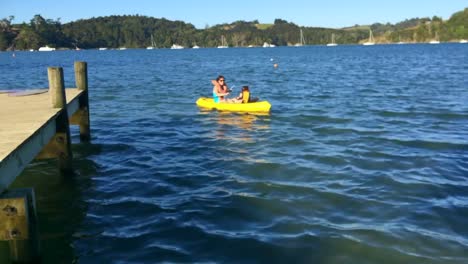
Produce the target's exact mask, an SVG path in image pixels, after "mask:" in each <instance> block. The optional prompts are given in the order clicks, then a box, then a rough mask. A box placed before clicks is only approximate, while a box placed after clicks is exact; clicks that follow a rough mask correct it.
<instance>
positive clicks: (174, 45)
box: [171, 44, 184, 49]
mask: <svg viewBox="0 0 468 264" xmlns="http://www.w3.org/2000/svg"><path fill="white" fill-rule="evenodd" d="M183 48H184V46H181V45H178V44H172V46H171V49H183Z"/></svg>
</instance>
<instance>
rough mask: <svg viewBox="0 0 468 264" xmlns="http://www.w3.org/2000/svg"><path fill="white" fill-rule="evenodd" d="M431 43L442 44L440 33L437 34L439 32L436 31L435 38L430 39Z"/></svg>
mask: <svg viewBox="0 0 468 264" xmlns="http://www.w3.org/2000/svg"><path fill="white" fill-rule="evenodd" d="M429 44H440V41H439V34H437V32H436V33H435V39H433V40H431V41H429Z"/></svg>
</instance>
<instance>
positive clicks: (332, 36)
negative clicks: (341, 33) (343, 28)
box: [327, 33, 338, 47]
mask: <svg viewBox="0 0 468 264" xmlns="http://www.w3.org/2000/svg"><path fill="white" fill-rule="evenodd" d="M337 45H338V44H336V43H335V34H334V33H332V35H331V43H328V44H327V47H335V46H337Z"/></svg>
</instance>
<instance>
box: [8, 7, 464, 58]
mask: <svg viewBox="0 0 468 264" xmlns="http://www.w3.org/2000/svg"><path fill="white" fill-rule="evenodd" d="M13 21H14V16H10V17H8V18H3V19H1V20H0V50H30V49H35V50H37V49H38V48H39V47H41V46H45V45H48V46H50V47H56V48H65V49H67V48H70V49H73V48H81V49H95V48H100V47H106V48H119V47H126V48H145V47H148V46H150V45H151V39H152V38H153V39H154V45H155V47H157V48H169V47H171V45H173V44H178V45H182V46H185V47H192V46H195V45H198V46H201V47H216V46H218V45H221V37H222V36H223V37H224V38H225V39H226V41H227V44H228V45H229V46H231V47H244V46H249V45H252V46H261V45H263V43H265V42H267V43H271V44H274V45H276V46H286V45H294V44H296V43H298V42H299V41H300V31H301V30H302V32H303V35H304V39H305V42H306V43H305V44H306V45H320V44H326V43H329V42H330V41H331V35H332V34H333V35H334V36H335V41H336V42H337V43H338V44H357V43H362V42H364V41H366V40H367V38H368V36H369V29H371V30H372V32H373V35H374V37H375V39H376V42H377V43H394V42H399V41H403V42H428V41H430V40H433V39H436V38H438V39H439V40H440V41H442V42H447V41H457V40H460V39H468V28H467V27H466V25H468V8H465V9H464V10H463V11H460V12H457V13H455V14H453V15H452V16H451V17H450V18H449V19H448V20H446V21H444V20H442V19H441V18H440V17H437V16H434V17H432V18H429V17H427V18H413V19H407V20H405V21H402V22H400V23H396V24H390V23H387V24H381V23H375V24H372V25H370V26H369V25H367V26H360V25H355V26H352V27H348V28H341V29H332V28H318V27H303V26H299V25H296V24H294V23H292V22H288V21H285V20H282V19H276V20H275V21H274V23H273V24H259V23H258V21H257V20H254V21H236V22H233V23H230V24H221V25H215V26H212V27H206V28H205V29H196V28H195V27H194V26H193V25H192V24H189V23H185V22H183V21H170V20H167V19H164V18H153V17H147V16H139V15H125V16H107V17H98V18H91V19H82V20H77V21H74V22H70V23H65V24H62V23H61V22H60V20H59V19H57V20H53V19H46V18H43V17H42V16H41V15H35V16H34V17H33V18H32V19H31V20H30V22H29V23H22V24H14V23H13Z"/></svg>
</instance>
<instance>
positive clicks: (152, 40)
mask: <svg viewBox="0 0 468 264" xmlns="http://www.w3.org/2000/svg"><path fill="white" fill-rule="evenodd" d="M154 48H156V43H155V42H154V38H153V34H151V46H149V47H147V48H146V49H149V50H152V49H154Z"/></svg>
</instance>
